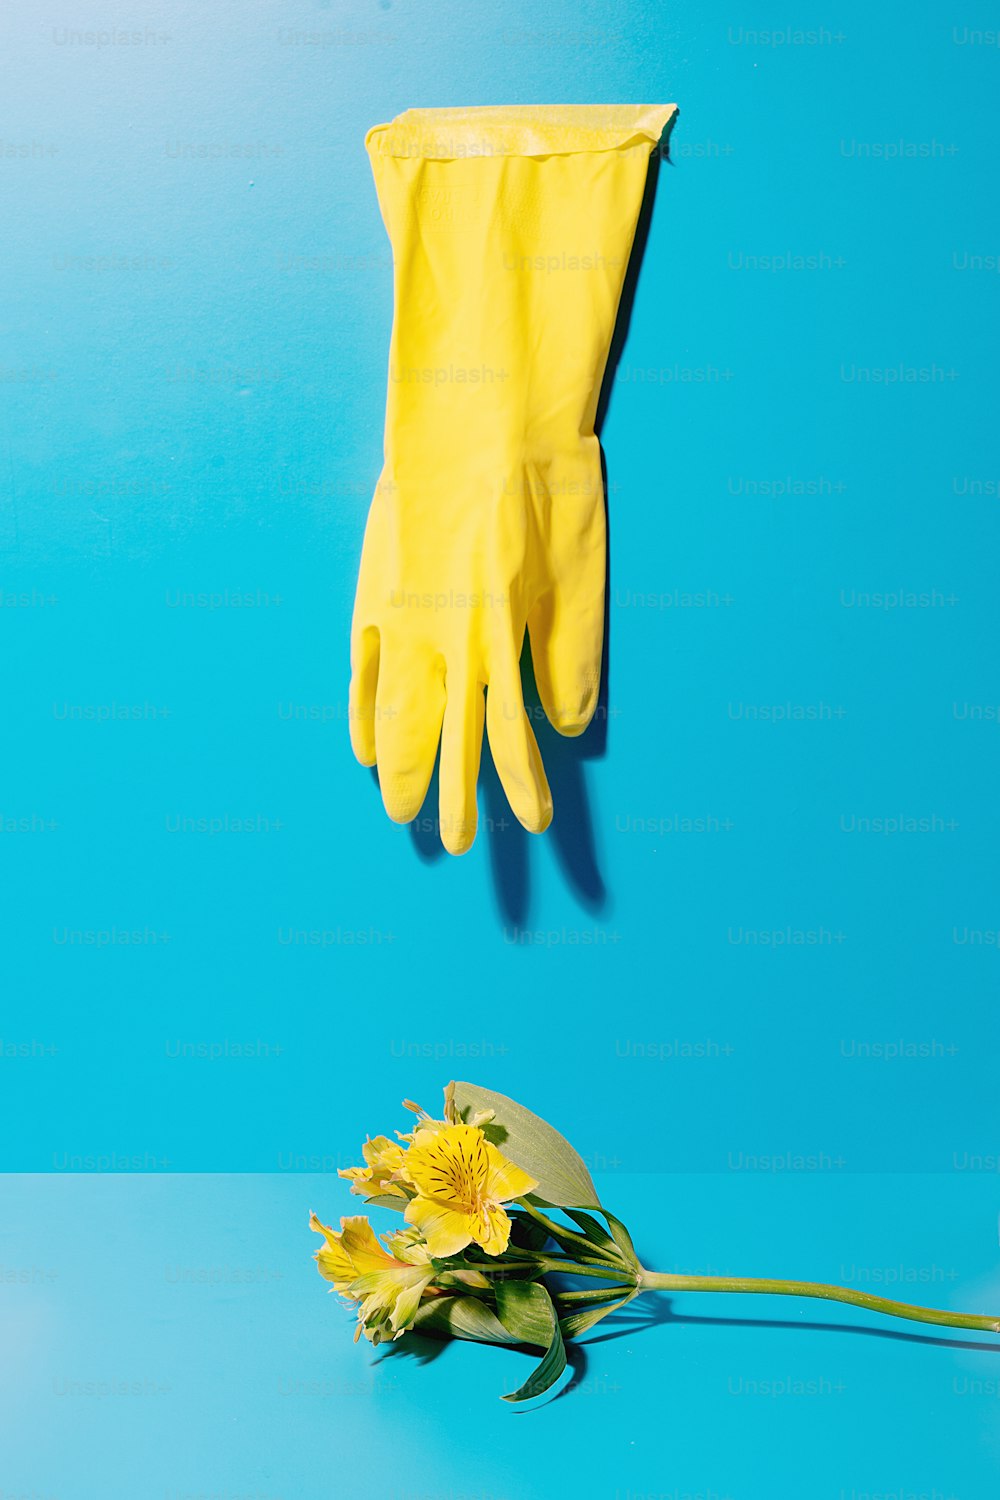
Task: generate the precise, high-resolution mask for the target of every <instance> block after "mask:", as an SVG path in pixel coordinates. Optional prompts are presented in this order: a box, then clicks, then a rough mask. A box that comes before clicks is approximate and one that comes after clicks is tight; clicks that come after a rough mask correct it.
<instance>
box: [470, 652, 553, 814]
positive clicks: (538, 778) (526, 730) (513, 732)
mask: <svg viewBox="0 0 1000 1500" xmlns="http://www.w3.org/2000/svg"><path fill="white" fill-rule="evenodd" d="M486 732H487V734H488V735H489V737H490V749H491V751H492V752H493V763H494V765H495V766H496V768H497V775H498V776H499V777H500V782H501V785H502V786H503V789H504V791H505V792H506V793H507V801H508V802H509V803H510V805H511V808H512V809H513V812H514V816H515V817H516V818H517V820H518V822H519V823H523V825H524V827H525V828H526V829H527V830H528V832H529V833H544V831H545V829H546V828H548V826H549V824H550V823H551V822H552V793H551V792H550V791H549V783H548V780H547V779H546V776H545V767H544V766H543V765H542V757H541V755H540V754H539V750H538V744H537V742H536V740H535V735H534V731H533V730H532V728H531V725H530V724H529V723H528V715H527V714H526V713H525V711H524V696H523V693H522V689H521V668H520V663H519V661H518V657H517V654H516V653H515V651H514V647H513V644H508V645H507V646H505V647H504V648H503V649H502V650H501V651H500V653H499V659H498V660H497V661H496V662H495V663H494V665H493V667H492V669H491V672H490V681H489V688H488V690H487V693H486Z"/></svg>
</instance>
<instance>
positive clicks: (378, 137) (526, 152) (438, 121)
mask: <svg viewBox="0 0 1000 1500" xmlns="http://www.w3.org/2000/svg"><path fill="white" fill-rule="evenodd" d="M676 115H677V106H676V104H514V105H493V106H483V107H482V108H476V109H408V110H406V111H405V112H404V113H403V114H401V115H397V116H396V118H395V119H394V120H392V121H391V122H390V123H389V124H388V125H374V126H373V127H372V129H371V130H369V132H368V134H367V135H366V137H365V146H366V147H367V149H368V152H369V154H370V155H375V156H406V157H423V158H425V159H432V160H437V161H448V160H451V159H453V158H458V157H475V156H486V157H491V156H560V155H568V154H570V153H573V152H578V151H619V150H621V149H622V148H623V147H628V146H641V145H643V144H645V145H647V146H648V147H649V149H650V150H652V148H653V146H655V145H656V144H657V142H658V141H659V140H660V139H661V138H662V136H663V134H664V131H667V130H669V128H670V127H672V125H673V122H674V119H675V118H676Z"/></svg>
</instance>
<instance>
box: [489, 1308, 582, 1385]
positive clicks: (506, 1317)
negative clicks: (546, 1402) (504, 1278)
mask: <svg viewBox="0 0 1000 1500" xmlns="http://www.w3.org/2000/svg"><path fill="white" fill-rule="evenodd" d="M497 1311H498V1312H499V1314H500V1317H501V1319H502V1320H503V1323H504V1325H505V1326H506V1327H507V1328H508V1329H509V1330H510V1331H511V1333H517V1335H518V1342H519V1343H527V1344H540V1345H541V1346H542V1348H544V1349H545V1353H544V1355H543V1356H542V1358H541V1360H540V1361H539V1363H538V1364H537V1365H536V1367H535V1369H534V1370H533V1372H532V1373H531V1374H530V1375H529V1376H528V1378H527V1380H526V1381H525V1382H524V1384H523V1385H520V1386H518V1388H517V1390H516V1391H511V1392H510V1394H509V1395H507V1396H504V1397H503V1399H504V1401H510V1402H515V1401H530V1400H531V1399H532V1398H533V1397H534V1396H541V1395H543V1394H544V1393H545V1392H546V1391H547V1390H549V1389H550V1387H551V1386H553V1385H554V1384H555V1382H556V1381H557V1380H558V1379H559V1376H560V1375H561V1374H562V1372H563V1370H565V1368H566V1346H565V1344H564V1343H563V1336H562V1330H561V1329H560V1327H559V1319H558V1318H557V1317H556V1310H555V1308H554V1307H553V1305H552V1298H551V1297H550V1296H549V1294H548V1292H547V1291H546V1290H545V1288H544V1287H543V1286H540V1285H539V1284H538V1282H537V1281H534V1282H530V1281H527V1282H526V1281H512V1282H508V1283H506V1284H504V1283H501V1285H500V1286H498V1287H497Z"/></svg>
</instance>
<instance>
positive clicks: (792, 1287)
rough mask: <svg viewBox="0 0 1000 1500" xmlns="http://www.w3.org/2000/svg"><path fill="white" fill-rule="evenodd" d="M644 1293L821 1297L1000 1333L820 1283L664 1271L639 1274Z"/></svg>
mask: <svg viewBox="0 0 1000 1500" xmlns="http://www.w3.org/2000/svg"><path fill="white" fill-rule="evenodd" d="M640 1290H641V1291H644V1292H765V1293H767V1294H769V1295H773V1296H779V1297H821V1298H823V1299H824V1300H826V1301H827V1302H849V1303H850V1304H851V1305H852V1306H854V1307H864V1308H867V1309H868V1311H869V1312H877V1313H884V1314H885V1316H886V1317H889V1318H911V1319H912V1320H913V1321H914V1322H915V1323H938V1324H941V1325H943V1326H944V1327H946V1328H975V1329H979V1330H980V1331H983V1332H986V1333H1000V1318H992V1317H986V1316H980V1315H979V1314H977V1313H955V1312H942V1311H940V1310H938V1309H937V1308H934V1307H916V1306H915V1305H914V1304H913V1303H911V1302H893V1301H892V1300H891V1299H890V1298H889V1297H873V1296H872V1294H871V1293H870V1292H856V1291H852V1290H851V1289H850V1288H849V1287H843V1286H827V1285H826V1284H825V1283H823V1282H819V1281H772V1280H767V1279H764V1278H762V1277H757V1276H673V1275H670V1274H669V1273H668V1272H664V1271H642V1272H640Z"/></svg>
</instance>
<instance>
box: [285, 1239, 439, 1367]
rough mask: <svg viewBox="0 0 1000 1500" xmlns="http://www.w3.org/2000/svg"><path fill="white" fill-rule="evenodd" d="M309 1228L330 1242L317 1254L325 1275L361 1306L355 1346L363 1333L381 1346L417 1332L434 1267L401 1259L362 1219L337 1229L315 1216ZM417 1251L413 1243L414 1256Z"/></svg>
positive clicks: (321, 1271)
mask: <svg viewBox="0 0 1000 1500" xmlns="http://www.w3.org/2000/svg"><path fill="white" fill-rule="evenodd" d="M309 1227H310V1229H315V1230H316V1232H317V1234H321V1235H323V1236H324V1238H325V1239H326V1244H325V1245H324V1247H323V1248H322V1250H318V1251H317V1252H316V1261H317V1264H318V1266H319V1272H320V1275H321V1276H323V1277H325V1279H326V1280H327V1281H331V1282H332V1283H333V1287H334V1290H335V1291H337V1292H339V1293H340V1295H341V1296H342V1297H344V1298H346V1300H347V1301H349V1302H357V1303H358V1304H359V1307H358V1326H357V1329H356V1331H355V1334H354V1340H355V1343H356V1342H357V1340H358V1335H359V1334H361V1333H362V1332H363V1333H364V1335H365V1338H367V1339H369V1340H370V1341H371V1342H372V1343H373V1344H378V1343H380V1342H381V1341H382V1340H383V1339H385V1338H393V1339H398V1338H399V1337H400V1335H401V1334H404V1333H405V1332H406V1330H407V1329H408V1328H412V1326H413V1319H414V1317H415V1316H416V1312H417V1308H418V1307H419V1306H420V1301H421V1298H422V1297H423V1295H424V1292H425V1291H426V1289H427V1288H428V1286H429V1285H430V1283H431V1281H432V1280H433V1279H434V1270H433V1267H431V1266H429V1265H427V1264H426V1262H424V1263H417V1264H413V1263H408V1262H407V1261H404V1260H397V1259H396V1257H395V1256H393V1255H390V1254H389V1253H388V1251H386V1250H383V1248H382V1246H381V1245H380V1244H379V1242H378V1240H377V1239H376V1238H375V1233H374V1231H373V1229H372V1227H371V1225H370V1224H369V1222H368V1220H367V1219H366V1218H364V1217H363V1216H357V1217H354V1218H346V1219H341V1221H340V1229H339V1230H336V1229H330V1228H329V1226H328V1225H326V1224H322V1223H320V1221H319V1219H318V1218H317V1217H316V1215H315V1214H310V1215H309ZM416 1248H417V1247H416V1244H415V1243H414V1244H413V1245H412V1246H411V1253H412V1252H413V1251H415V1250H416Z"/></svg>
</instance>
